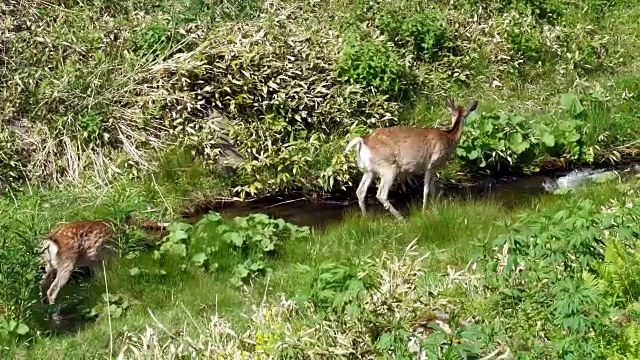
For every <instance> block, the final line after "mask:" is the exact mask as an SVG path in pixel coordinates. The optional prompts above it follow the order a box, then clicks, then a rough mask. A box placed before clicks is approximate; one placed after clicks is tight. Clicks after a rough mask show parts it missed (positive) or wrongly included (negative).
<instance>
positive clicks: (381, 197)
mask: <svg viewBox="0 0 640 360" xmlns="http://www.w3.org/2000/svg"><path fill="white" fill-rule="evenodd" d="M395 177H396V172H395V169H384V170H382V171H381V172H380V185H378V193H377V194H376V198H378V201H380V202H381V203H382V205H383V206H384V208H385V209H387V210H389V212H391V214H393V216H395V217H396V219H398V220H400V221H404V218H403V217H402V215H400V213H399V212H398V210H396V209H395V208H394V207H393V205H391V203H390V202H389V199H388V196H389V189H391V185H393V180H394V179H395Z"/></svg>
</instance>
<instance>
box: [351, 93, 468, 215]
mask: <svg viewBox="0 0 640 360" xmlns="http://www.w3.org/2000/svg"><path fill="white" fill-rule="evenodd" d="M444 104H445V106H446V107H448V108H449V110H450V111H451V117H452V122H453V126H451V128H450V129H449V130H440V129H436V128H417V127H388V128H381V129H377V130H374V131H373V132H372V133H371V134H369V135H368V136H365V137H357V138H354V139H353V140H351V141H350V142H349V144H348V145H347V148H346V149H345V151H344V153H345V154H347V153H348V152H349V150H351V148H352V147H354V146H355V148H356V153H357V161H358V167H359V168H360V169H361V170H362V171H363V173H364V174H363V176H362V180H361V181H360V185H359V186H358V189H357V190H356V195H357V196H358V204H359V205H360V209H361V210H362V214H363V215H364V214H366V210H365V204H364V200H365V196H366V195H367V189H368V188H369V185H370V184H371V181H372V180H373V178H374V176H375V175H377V176H378V177H379V178H380V184H379V185H378V193H377V194H376V198H377V199H378V201H380V202H381V203H382V205H383V206H384V208H385V209H387V210H389V211H390V212H391V213H392V214H393V215H394V216H395V217H396V218H397V219H398V220H401V221H403V220H404V218H403V217H402V215H400V213H399V212H398V211H397V210H396V209H395V208H394V207H393V206H392V205H391V203H390V202H389V199H388V198H387V196H388V193H389V189H390V188H391V185H393V181H394V180H395V179H396V177H397V176H398V175H402V176H410V175H417V174H424V190H423V199H422V211H425V209H426V207H427V197H428V196H429V193H430V192H431V193H432V194H433V193H434V192H435V184H434V175H435V172H436V171H438V170H439V169H441V168H442V167H443V166H444V165H445V164H446V163H447V161H448V160H449V159H450V158H451V155H452V154H453V152H454V150H455V149H456V146H457V145H458V143H459V142H460V136H461V135H462V129H463V127H464V123H465V120H466V119H467V117H468V116H469V114H470V113H472V112H473V111H474V110H475V109H476V108H477V107H478V101H477V100H473V101H472V102H471V104H470V105H469V107H467V108H466V109H465V108H464V107H462V106H456V105H455V104H454V103H453V100H451V99H450V98H447V99H446V100H445V102H444Z"/></svg>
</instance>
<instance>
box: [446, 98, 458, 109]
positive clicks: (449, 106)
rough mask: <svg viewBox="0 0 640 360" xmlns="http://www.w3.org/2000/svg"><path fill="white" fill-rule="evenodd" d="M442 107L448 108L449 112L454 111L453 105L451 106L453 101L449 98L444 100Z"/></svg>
mask: <svg viewBox="0 0 640 360" xmlns="http://www.w3.org/2000/svg"><path fill="white" fill-rule="evenodd" d="M444 106H446V107H448V108H449V110H451V111H454V110H455V109H456V107H455V105H454V104H453V100H451V98H450V97H447V98H446V99H445V100H444Z"/></svg>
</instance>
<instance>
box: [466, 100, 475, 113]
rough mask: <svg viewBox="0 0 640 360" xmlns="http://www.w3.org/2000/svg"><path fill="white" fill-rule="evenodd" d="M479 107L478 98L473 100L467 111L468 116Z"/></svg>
mask: <svg viewBox="0 0 640 360" xmlns="http://www.w3.org/2000/svg"><path fill="white" fill-rule="evenodd" d="M477 107H478V100H473V101H472V102H471V104H469V107H468V108H467V111H466V116H469V114H471V113H472V112H473V111H474V110H475V109H476V108H477Z"/></svg>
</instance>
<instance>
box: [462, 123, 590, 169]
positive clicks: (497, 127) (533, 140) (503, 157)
mask: <svg viewBox="0 0 640 360" xmlns="http://www.w3.org/2000/svg"><path fill="white" fill-rule="evenodd" d="M468 121H469V124H468V125H467V126H466V129H465V132H464V135H463V137H462V140H461V142H460V144H459V146H458V147H457V149H456V155H457V156H458V157H459V158H460V159H461V161H462V162H463V164H464V165H465V166H468V167H469V168H471V169H472V170H473V171H477V170H480V171H487V172H495V171H498V172H499V171H501V170H505V169H508V170H518V169H520V170H524V171H527V172H528V171H535V170H537V168H536V166H538V165H539V164H540V162H541V160H542V159H543V158H544V157H545V156H547V155H551V156H558V157H566V158H568V159H571V160H574V161H578V162H579V161H582V156H584V154H583V151H582V144H581V143H580V141H579V140H580V137H581V136H580V134H579V133H578V131H577V128H578V126H579V121H577V120H573V119H566V120H562V121H556V122H555V124H554V126H547V125H545V124H544V123H540V122H531V121H527V119H526V118H525V117H523V116H520V115H515V114H512V113H508V112H493V113H483V114H482V115H471V116H470V117H469V119H468Z"/></svg>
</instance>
